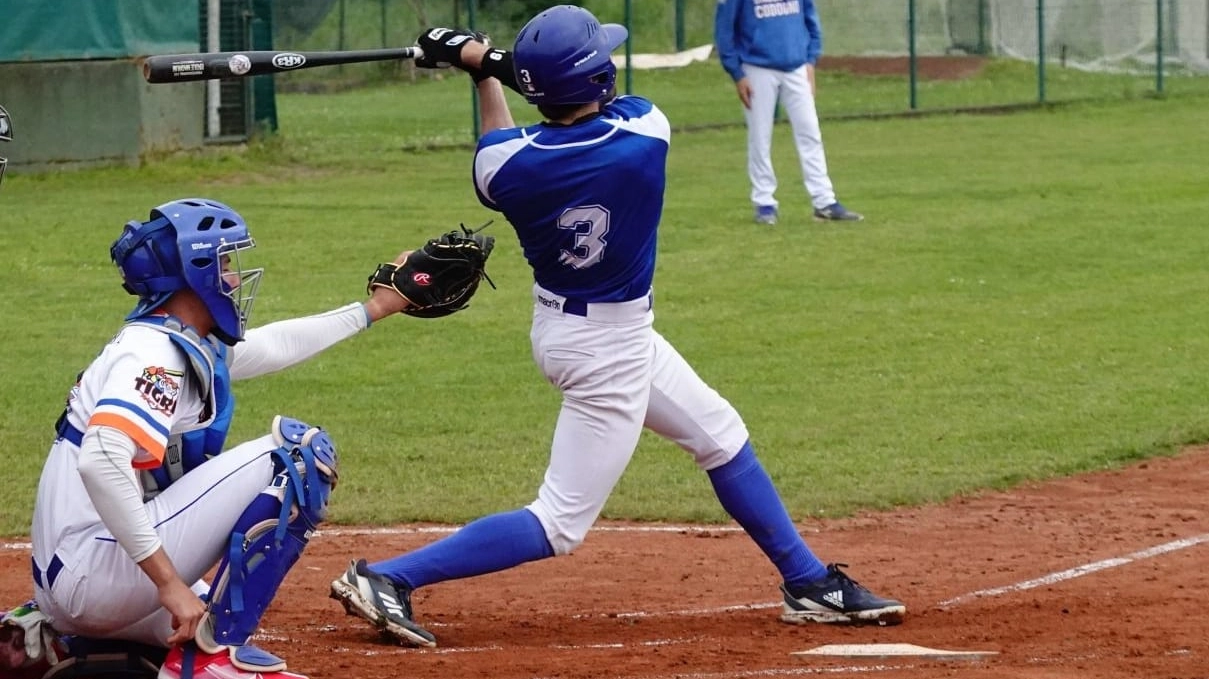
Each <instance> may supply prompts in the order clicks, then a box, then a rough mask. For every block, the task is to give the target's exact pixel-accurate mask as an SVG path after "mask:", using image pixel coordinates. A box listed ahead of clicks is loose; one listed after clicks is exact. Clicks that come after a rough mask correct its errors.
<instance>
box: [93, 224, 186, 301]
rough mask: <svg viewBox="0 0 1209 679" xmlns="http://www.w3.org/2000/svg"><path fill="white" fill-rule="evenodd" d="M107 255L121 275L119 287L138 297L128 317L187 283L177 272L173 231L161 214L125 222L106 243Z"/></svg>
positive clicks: (177, 261)
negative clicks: (119, 232) (117, 235)
mask: <svg viewBox="0 0 1209 679" xmlns="http://www.w3.org/2000/svg"><path fill="white" fill-rule="evenodd" d="M109 256H110V258H111V259H112V260H113V263H114V264H115V265H117V267H118V272H119V273H120V274H121V276H122V287H123V288H124V289H125V290H126V292H128V293H130V294H132V295H135V296H137V297H139V298H140V299H139V304H138V306H137V307H136V308H135V310H134V311H133V312H131V316H132V317H133V316H136V315H141V314H145V313H147V312H148V311H152V310H154V309H155V308H156V307H158V306H159V305H161V304H163V303H164V301H166V300H167V299H168V297H169V296H171V294H172V293H174V292H176V291H177V290H181V289H183V288H185V287H186V286H187V283H186V281H185V278H184V276H182V275H181V265H180V255H179V253H178V252H177V248H176V233H175V231H174V230H173V228H172V223H171V222H170V221H168V220H167V219H166V218H164V217H159V218H158V219H152V220H151V221H149V222H138V221H131V222H127V223H126V226H125V228H123V229H122V235H121V236H119V237H118V239H117V240H116V241H114V242H113V245H112V246H110V248H109Z"/></svg>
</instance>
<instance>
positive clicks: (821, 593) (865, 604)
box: [781, 563, 907, 625]
mask: <svg viewBox="0 0 1209 679" xmlns="http://www.w3.org/2000/svg"><path fill="white" fill-rule="evenodd" d="M841 567H843V568H847V567H848V564H843V563H833V564H828V565H827V577H825V578H823V579H822V580H819V581H818V582H815V583H812V584H810V585H807V586H806V587H802V588H800V589H795V590H794V591H792V592H791V591H790V590H789V589H787V588H786V587H785V585H784V584H782V585H781V592H782V593H783V594H784V595H785V605H784V607H783V608H782V609H781V620H782V621H784V622H788V623H793V624H795V625H805V624H807V623H811V622H821V623H830V624H836V623H840V624H843V623H850V624H861V623H876V624H878V625H897V624H899V623H900V622H902V621H903V617H904V616H905V615H906V614H907V607H906V606H905V605H903V603H902V602H900V601H895V600H894V599H883V598H881V597H879V596H877V595H876V594H874V593H873V592H870V591H869V590H867V589H865V588H864V587H863V586H861V585H860V583H858V582H857V581H856V580H853V579H852V578H850V577H848V576H847V575H846V574H845V573H844V571H842V570H840V568H841Z"/></svg>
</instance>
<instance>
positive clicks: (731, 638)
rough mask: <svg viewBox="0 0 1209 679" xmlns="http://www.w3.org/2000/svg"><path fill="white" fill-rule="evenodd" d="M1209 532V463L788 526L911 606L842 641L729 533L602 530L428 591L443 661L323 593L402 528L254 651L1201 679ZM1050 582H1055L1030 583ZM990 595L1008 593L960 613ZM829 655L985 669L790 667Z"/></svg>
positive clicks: (383, 658) (19, 558)
mask: <svg viewBox="0 0 1209 679" xmlns="http://www.w3.org/2000/svg"><path fill="white" fill-rule="evenodd" d="M1207 526H1209V450H1207V449H1200V450H1191V451H1187V452H1185V453H1183V454H1181V455H1178V456H1175V457H1170V458H1161V459H1155V460H1151V461H1149V462H1145V463H1141V464H1135V465H1132V466H1129V467H1126V468H1122V469H1119V470H1112V471H1104V472H1100V473H1095V474H1089V475H1084V476H1080V477H1075V478H1070V479H1064V480H1059V481H1053V482H1047V483H1041V484H1028V485H1024V486H1021V487H1018V488H1016V489H1013V490H1011V491H1008V492H995V493H985V494H980V495H977V496H972V497H968V498H962V499H958V500H956V501H953V502H949V503H946V504H944V505H936V506H926V507H921V508H915V509H908V510H902V511H896V512H888V513H870V514H863V515H860V516H857V517H854V518H850V519H844V520H835V521H810V522H808V523H805V524H801V525H800V528H801V530H802V531H803V533H804V534H805V535H806V536H807V539H808V541H809V542H810V544H811V545H812V547H813V548H814V549H815V551H816V552H817V553H818V554H819V555H820V556H821V557H822V558H824V559H825V560H836V561H843V562H847V563H849V564H851V568H849V569H848V570H849V572H850V573H851V574H852V575H853V576H854V577H857V578H858V579H860V580H861V581H862V582H863V583H864V584H866V585H868V586H869V587H870V588H871V589H873V590H874V591H875V592H878V593H881V594H885V595H889V596H894V597H897V598H900V599H902V600H903V601H905V602H906V603H907V604H908V607H909V612H908V616H907V620H906V622H905V623H904V624H902V625H900V626H896V627H857V628H846V627H832V626H822V625H812V626H805V627H797V626H791V625H786V624H783V623H781V622H779V621H778V620H777V612H778V609H777V608H776V607H774V606H772V604H774V603H775V602H777V600H778V597H777V578H776V574H775V571H774V570H773V569H772V567H771V566H770V565H769V564H768V562H767V561H766V560H765V559H764V558H763V556H762V555H761V554H760V553H759V552H758V551H757V550H756V548H755V547H754V545H753V543H751V542H750V540H748V538H747V537H746V536H745V535H743V534H742V533H740V532H737V531H735V530H734V529H733V528H731V527H726V528H721V529H717V528H714V529H709V528H697V529H682V530H675V529H672V530H651V529H652V528H654V529H659V528H668V527H660V526H656V525H651V524H642V525H636V526H635V525H624V524H616V523H605V524H602V525H601V527H608V528H614V527H617V528H626V529H627V530H626V531H614V530H597V531H594V532H593V533H592V534H591V535H589V537H588V540H587V542H586V543H585V544H584V545H583V546H582V547H581V548H580V549H579V550H578V551H577V552H576V553H575V554H573V555H571V556H568V557H562V558H558V559H551V560H547V561H544V562H538V563H534V564H528V565H526V566H522V567H520V568H517V569H514V570H512V571H508V572H504V573H497V574H493V575H488V576H484V577H481V578H475V579H470V580H464V581H460V582H450V583H443V584H439V585H435V586H432V587H430V588H427V589H424V590H420V591H419V592H418V593H417V594H416V597H415V601H414V603H415V606H416V611H417V615H418V620H419V621H420V622H421V623H424V624H427V625H429V626H430V629H432V630H433V632H434V633H435V634H436V635H437V637H438V641H439V643H440V644H441V645H440V647H438V648H435V649H425V650H421V649H413V648H406V647H401V646H397V645H393V644H391V643H388V642H384V641H383V640H381V639H380V638H379V637H378V636H377V635H376V634H375V633H374V632H372V631H371V630H370V629H369V628H368V627H366V626H365V625H363V624H361V623H360V622H359V621H358V620H357V619H354V618H350V617H346V616H345V615H344V613H343V610H342V609H341V608H340V606H339V604H337V603H336V602H334V601H332V600H330V599H328V598H327V587H328V583H329V582H330V581H331V579H332V578H334V577H335V576H336V575H338V574H339V573H340V572H341V571H342V570H343V568H344V567H345V565H346V564H347V562H348V560H349V559H350V558H352V557H357V556H364V557H367V558H370V559H371V560H373V559H377V558H383V557H386V556H389V555H393V554H395V553H397V552H399V551H401V550H406V549H410V548H413V547H416V546H418V545H421V544H425V543H427V542H429V541H431V540H434V539H436V538H437V537H439V536H438V535H434V534H432V533H431V532H420V531H417V530H416V528H417V527H414V526H413V527H400V528H398V529H395V530H394V532H392V533H388V534H372V533H369V532H367V531H356V530H353V529H349V528H344V527H334V528H332V529H330V530H329V531H328V532H327V533H326V534H321V535H319V536H317V537H316V538H315V539H314V540H313V541H312V542H311V545H310V547H309V548H308V550H307V552H306V554H304V556H303V557H302V560H301V561H300V562H299V564H298V565H297V566H296V567H295V569H294V570H293V571H292V572H291V573H290V576H289V578H288V580H287V582H286V583H285V585H284V586H283V587H282V589H281V592H280V594H279V596H278V598H277V600H276V601H275V603H274V604H273V606H272V607H271V608H270V610H269V612H268V614H267V615H266V617H265V620H264V623H265V624H264V628H263V630H262V634H261V637H262V638H261V639H260V641H259V643H261V645H263V646H264V647H266V648H267V649H269V650H271V651H274V652H276V653H278V654H280V655H283V656H285V657H286V658H288V659H289V662H290V666H291V669H293V670H295V671H298V672H302V673H305V674H308V675H310V676H311V677H313V678H315V679H322V678H328V677H330V678H336V679H351V678H355V679H379V678H380V679H388V678H389V679H397V678H398V677H409V678H418V679H425V678H431V679H436V678H438V677H440V678H442V679H444V678H449V677H454V678H463V677H491V678H493V679H520V678H531V677H566V678H580V677H582V678H588V677H591V678H594V679H595V678H600V677H615V678H626V679H629V678H633V679H672V678H673V677H693V678H701V679H747V678H750V677H766V676H773V677H775V676H817V675H827V676H832V675H840V676H847V675H855V676H873V677H879V678H880V677H886V678H889V679H908V678H910V679H924V678H927V679H932V678H934V677H938V676H961V677H978V678H985V679H1007V678H1009V677H1010V678H1012V679H1020V678H1025V679H1053V678H1056V677H1081V678H1082V677H1095V678H1097V679H1113V678H1117V677H1120V678H1125V677H1130V678H1133V677H1168V678H1170V677H1181V678H1182V677H1187V678H1191V677H1202V678H1203V677H1209V634H1207V632H1209V619H1207V618H1206V616H1205V613H1204V610H1205V599H1206V592H1209V532H1207V531H1209V528H1207ZM632 528H638V529H645V530H628V529H632ZM17 539H18V540H20V538H17ZM1152 548H1159V549H1154V550H1152V553H1148V554H1147V553H1141V554H1140V553H1139V552H1142V551H1143V550H1148V549H1152ZM1110 559H1118V561H1107V560H1110ZM1089 564H1096V565H1097V567H1095V568H1088V569H1087V570H1088V571H1089V572H1086V573H1084V574H1083V575H1081V576H1079V577H1069V574H1068V575H1067V576H1062V575H1054V574H1061V573H1063V572H1064V571H1068V570H1069V569H1075V568H1078V567H1081V566H1088V565H1089ZM0 573H2V574H3V575H2V576H0V601H3V602H5V603H8V602H13V603H17V602H20V601H22V600H24V598H26V597H28V596H29V593H30V590H31V583H30V582H29V554H28V551H27V550H25V549H22V548H19V547H18V548H13V547H9V548H7V549H3V550H0ZM1046 576H1051V577H1049V578H1047V579H1046V582H1048V584H1039V585H1035V586H1029V584H1028V583H1029V582H1030V581H1035V580H1036V579H1039V578H1045V577H1046ZM992 588H1004V589H1002V590H1001V591H999V592H998V593H997V594H985V595H982V596H971V595H972V593H975V592H979V591H983V590H988V589H992ZM954 599H956V601H955V602H953V603H951V604H950V605H947V606H942V605H941V604H942V602H948V601H951V600H954ZM839 643H845V644H852V643H909V644H918V645H922V646H927V647H932V648H942V649H947V650H966V651H995V652H996V653H997V654H996V655H993V656H990V657H988V658H985V659H982V660H961V661H954V660H927V659H919V658H905V659H903V658H870V659H861V658H835V659H828V658H821V657H813V656H810V657H803V656H794V655H791V654H792V653H793V652H795V651H803V650H806V649H809V648H813V647H815V646H819V645H822V644H839Z"/></svg>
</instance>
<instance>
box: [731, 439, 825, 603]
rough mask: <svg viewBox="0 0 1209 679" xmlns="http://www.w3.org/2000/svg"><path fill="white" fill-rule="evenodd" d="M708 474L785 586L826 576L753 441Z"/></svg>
mask: <svg viewBox="0 0 1209 679" xmlns="http://www.w3.org/2000/svg"><path fill="white" fill-rule="evenodd" d="M708 473H709V480H710V482H711V483H713V484H714V493H715V494H717V496H718V499H719V500H720V501H721V502H722V507H723V509H725V510H726V511H727V513H728V514H730V515H731V517H733V518H734V519H735V521H738V522H739V525H740V526H742V527H743V530H745V531H747V534H748V535H750V536H751V539H752V540H755V541H756V544H757V545H759V546H760V549H762V550H763V551H764V554H766V555H767V556H768V558H769V560H771V561H772V563H773V565H774V566H776V567H777V570H778V571H780V572H781V578H782V579H784V580H785V584H786V585H788V586H790V587H796V586H799V585H805V584H808V583H811V582H814V581H816V580H820V579H822V578H823V577H824V576H826V575H827V567H826V566H824V565H823V562H821V561H819V559H818V557H816V556H815V555H814V553H813V552H811V551H810V548H809V547H807V546H806V541H805V540H803V539H802V536H801V535H799V534H798V529H797V528H796V527H795V526H794V525H793V519H791V518H790V517H789V512H788V511H786V510H785V505H784V503H782V502H781V496H780V495H779V494H777V489H776V487H775V486H773V485H772V479H770V478H769V477H768V472H766V471H764V466H763V465H761V464H760V461H759V460H758V459H756V451H755V450H754V449H753V448H752V447H751V441H748V442H747V443H744V444H743V448H742V449H740V450H739V454H738V455H736V456H735V457H734V459H733V460H731V461H730V462H727V463H726V464H724V465H722V466H721V467H718V468H717V469H711V470H710V471H709V472H708Z"/></svg>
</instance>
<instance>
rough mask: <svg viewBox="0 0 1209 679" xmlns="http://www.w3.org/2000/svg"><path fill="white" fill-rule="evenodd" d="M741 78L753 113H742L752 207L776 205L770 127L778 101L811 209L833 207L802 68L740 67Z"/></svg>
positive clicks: (819, 134)
mask: <svg viewBox="0 0 1209 679" xmlns="http://www.w3.org/2000/svg"><path fill="white" fill-rule="evenodd" d="M743 74H744V76H746V77H747V81H748V82H749V83H751V108H745V109H743V115H744V117H745V118H746V120H747V174H748V177H750V178H751V202H752V204H754V205H776V204H777V200H776V198H775V197H774V195H773V194H775V193H776V190H777V175H776V173H775V172H774V171H773V168H772V126H773V122H774V117H775V115H776V108H777V100H778V98H779V99H780V102H781V106H783V107H784V109H785V113H786V115H787V116H788V117H789V126H790V128H791V129H792V130H793V143H794V146H795V147H797V150H798V160H799V161H800V162H801V164H802V177H803V178H804V183H805V186H806V193H808V194H809V195H810V202H811V204H812V205H813V206H814V207H815V208H824V207H827V206H828V205H831V204H832V203H834V202H835V189H834V188H832V185H831V177H830V176H828V174H827V158H826V156H825V155H824V153H823V133H822V130H821V129H820V128H819V115H818V111H817V110H816V109H815V105H814V92H812V91H811V89H810V79H809V78H808V77H807V75H806V67H805V66H801V67H799V68H798V69H797V70H795V71H777V70H774V69H771V68H763V67H760V66H753V65H751V64H743Z"/></svg>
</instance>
